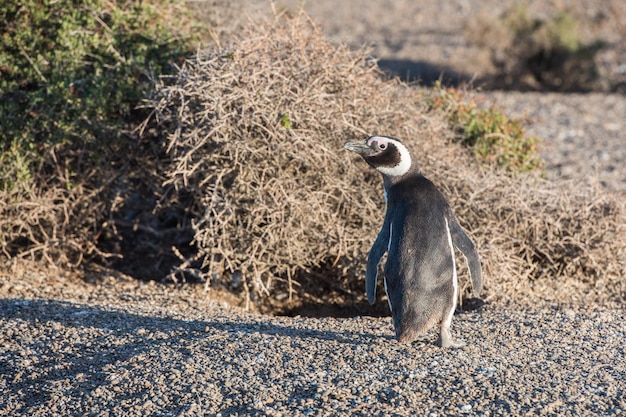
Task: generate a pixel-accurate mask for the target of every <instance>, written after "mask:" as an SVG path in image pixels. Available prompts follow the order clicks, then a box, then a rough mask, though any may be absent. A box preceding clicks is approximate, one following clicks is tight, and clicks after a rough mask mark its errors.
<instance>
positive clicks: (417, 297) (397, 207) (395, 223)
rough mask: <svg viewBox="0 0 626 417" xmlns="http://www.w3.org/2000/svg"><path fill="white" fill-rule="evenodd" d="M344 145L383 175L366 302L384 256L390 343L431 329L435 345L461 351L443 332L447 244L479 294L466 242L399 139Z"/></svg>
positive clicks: (449, 301)
mask: <svg viewBox="0 0 626 417" xmlns="http://www.w3.org/2000/svg"><path fill="white" fill-rule="evenodd" d="M344 148H345V149H347V150H349V151H352V152H355V153H357V154H359V155H360V156H361V157H362V158H363V159H364V160H365V162H367V163H368V164H369V165H370V166H371V167H373V168H375V169H376V170H378V171H379V172H380V173H381V174H382V177H383V184H384V195H385V203H386V206H387V207H386V211H385V219H384V221H383V225H382V227H381V229H380V233H379V234H378V237H377V238H376V240H375V241H374V243H373V245H372V247H371V249H370V251H369V254H368V257H367V268H366V273H365V288H366V294H367V299H368V301H369V303H370V304H374V302H375V301H376V281H377V279H378V266H379V264H380V261H381V258H382V257H383V255H384V254H385V252H387V262H386V264H385V267H384V277H383V282H384V287H385V292H386V293H387V300H388V303H389V309H390V310H391V316H392V321H393V326H394V329H395V334H396V339H397V340H398V341H399V342H401V343H411V342H413V341H415V340H416V339H417V338H418V337H419V336H422V335H423V334H424V333H425V332H426V331H428V330H429V329H430V328H432V327H433V326H434V325H435V324H439V326H440V327H439V337H438V340H437V343H438V344H439V345H440V346H441V347H446V348H459V347H462V346H464V345H465V343H464V342H463V341H461V340H456V339H453V338H452V335H451V333H450V325H451V323H452V315H453V314H454V310H455V308H456V302H457V296H458V291H459V288H458V280H457V272H456V260H455V257H454V246H456V247H457V248H459V250H460V251H461V252H462V253H463V255H464V256H465V258H466V261H467V263H468V267H469V270H470V276H471V281H472V288H473V290H474V294H475V295H476V296H479V295H480V292H481V289H482V272H481V265H480V258H479V256H478V253H477V251H476V247H475V245H474V243H473V242H472V240H471V239H470V238H469V237H468V236H467V234H466V233H465V231H464V230H463V229H462V228H461V226H460V225H459V223H458V222H457V220H456V218H455V216H454V213H453V212H452V209H451V208H450V204H449V203H448V201H447V200H446V198H445V197H444V195H443V194H442V193H441V192H440V191H439V190H438V189H437V188H436V187H435V185H434V184H433V183H432V182H431V181H430V180H428V179H427V178H426V177H424V176H423V175H422V173H421V172H420V169H419V167H418V165H417V164H416V163H415V162H414V161H413V159H412V158H411V154H410V152H409V150H408V149H407V147H406V146H405V145H404V144H402V142H401V141H400V140H398V139H395V138H392V137H389V136H370V137H368V138H366V139H365V141H350V142H346V144H345V145H344Z"/></svg>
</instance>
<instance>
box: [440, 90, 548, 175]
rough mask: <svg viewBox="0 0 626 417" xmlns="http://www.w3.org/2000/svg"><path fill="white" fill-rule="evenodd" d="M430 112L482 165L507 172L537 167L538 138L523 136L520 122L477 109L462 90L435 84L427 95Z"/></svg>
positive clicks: (494, 109) (495, 111)
mask: <svg viewBox="0 0 626 417" xmlns="http://www.w3.org/2000/svg"><path fill="white" fill-rule="evenodd" d="M428 103H429V105H430V107H431V109H436V110H438V111H442V112H444V113H445V115H446V118H447V120H448V122H449V123H450V124H451V126H452V128H454V129H455V130H457V131H458V132H459V133H460V135H458V137H459V140H460V142H461V143H462V144H463V145H465V146H468V147H469V148H471V149H472V151H473V152H474V154H475V155H476V156H477V157H478V159H479V160H481V161H482V162H483V163H486V164H489V165H495V166H498V167H501V168H504V169H506V170H507V171H510V172H524V171H530V170H534V169H537V168H540V167H541V160H540V159H539V157H538V156H537V144H538V142H539V138H536V137H531V136H527V135H526V132H525V131H524V126H523V125H522V122H521V121H519V120H516V119H510V118H509V117H507V116H506V115H505V114H504V113H503V112H502V111H501V110H500V109H498V108H497V107H496V106H491V107H489V108H487V109H483V108H480V107H479V106H478V104H477V103H476V102H475V101H474V100H471V99H467V98H466V97H465V96H464V94H463V92H462V90H459V89H454V88H444V87H442V86H441V84H439V83H437V84H436V85H435V86H434V87H433V89H432V90H431V91H430V93H429V96H428Z"/></svg>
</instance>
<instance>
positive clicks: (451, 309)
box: [441, 218, 459, 328]
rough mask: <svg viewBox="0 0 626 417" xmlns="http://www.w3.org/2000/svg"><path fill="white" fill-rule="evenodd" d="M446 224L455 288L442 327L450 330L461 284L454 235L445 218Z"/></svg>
mask: <svg viewBox="0 0 626 417" xmlns="http://www.w3.org/2000/svg"><path fill="white" fill-rule="evenodd" d="M444 221H445V222H446V233H447V234H448V245H450V252H451V254H452V286H453V287H454V299H453V300H452V307H451V308H450V313H448V317H446V319H445V320H444V321H443V322H442V326H441V327H446V328H449V327H450V325H451V324H452V316H453V315H454V309H455V308H456V299H457V296H458V292H459V282H458V278H457V275H456V261H455V260H454V246H453V245H452V235H451V234H450V226H448V219H446V218H444Z"/></svg>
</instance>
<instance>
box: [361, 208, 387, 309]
mask: <svg viewBox="0 0 626 417" xmlns="http://www.w3.org/2000/svg"><path fill="white" fill-rule="evenodd" d="M389 223H390V222H389V219H388V214H385V221H384V222H383V227H382V228H381V229H380V233H378V237H377V238H376V240H375V241H374V244H373V245H372V248H371V249H370V252H369V254H368V255H367V269H366V270H365V293H366V294H367V301H369V303H370V304H374V303H375V302H376V281H377V280H378V264H380V260H381V259H382V257H383V255H384V254H385V252H387V248H388V247H389Z"/></svg>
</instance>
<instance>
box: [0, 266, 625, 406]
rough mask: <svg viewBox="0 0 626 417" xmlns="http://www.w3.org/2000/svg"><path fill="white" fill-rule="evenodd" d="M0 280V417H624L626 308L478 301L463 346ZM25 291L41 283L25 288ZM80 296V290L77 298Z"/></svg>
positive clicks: (363, 324) (185, 299)
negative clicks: (525, 307)
mask: <svg viewBox="0 0 626 417" xmlns="http://www.w3.org/2000/svg"><path fill="white" fill-rule="evenodd" d="M47 280H48V278H45V277H40V278H38V279H36V280H34V281H33V287H32V288H31V290H32V291H35V287H37V288H38V291H39V293H38V295H39V296H43V297H44V298H38V299H33V298H30V297H19V298H10V297H13V296H16V295H19V294H22V293H25V292H26V293H28V292H29V291H30V290H29V289H28V288H27V287H28V284H24V282H25V281H28V279H24V280H21V281H20V285H17V286H16V285H13V284H10V283H7V282H6V281H5V282H3V285H2V286H0V290H1V293H0V294H2V295H3V297H2V298H0V316H1V318H0V391H2V396H0V415H6V416H22V415H23V416H67V415H94V416H108V415H128V416H135V415H137V416H139V415H176V416H179V415H181V416H182V415H188V416H195V415H222V416H230V415H235V416H236V415H239V416H243V415H274V416H283V415H284V416H299V415H315V416H318V415H319V416H322V415H389V416H393V415H397V416H405V415H406V416H408V415H428V416H436V415H439V416H442V415H522V414H538V415H562V416H567V415H572V416H574V415H576V416H579V415H621V414H623V413H626V395H625V394H624V393H625V392H626V348H625V344H624V340H625V339H626V328H625V327H624V322H625V320H626V314H625V313H624V311H623V310H619V311H617V310H606V309H602V308H599V307H595V308H557V307H554V306H544V307H540V308H537V309H536V310H532V311H528V310H526V311H521V310H518V309H514V308H508V309H507V308H504V307H492V306H489V305H487V306H483V307H482V308H481V309H479V310H476V311H473V312H468V313H462V314H457V315H456V317H455V320H454V321H453V331H454V333H455V334H456V335H457V336H459V337H461V338H463V339H464V340H465V341H466V342H467V343H468V346H467V347H466V348H464V349H462V350H444V349H441V348H439V347H437V346H435V345H434V341H435V338H436V335H435V334H434V332H431V333H430V334H428V335H427V336H426V337H425V338H424V340H422V341H418V342H415V343H413V344H411V345H401V344H398V343H397V342H396V341H395V340H394V339H393V336H392V327H391V320H390V318H388V317H383V318H373V317H354V318H345V319H337V318H321V319H315V318H303V317H294V318H290V317H267V316H261V315H254V314H247V313H244V312H242V311H240V310H237V309H234V308H229V307H225V306H222V305H218V304H215V303H214V302H211V301H208V299H207V297H206V296H203V294H201V293H200V292H198V293H195V292H194V291H193V289H191V288H180V289H175V288H172V287H166V286H163V285H155V284H152V285H146V284H137V283H136V282H132V281H127V282H124V281H122V282H120V280H119V279H115V278H106V279H105V280H103V281H101V282H98V283H96V284H91V285H89V286H88V287H87V288H85V284H84V283H81V282H77V283H76V284H75V286H74V284H69V283H68V282H67V281H64V284H63V286H62V288H61V289H59V288H58V287H54V286H48V284H49V283H48V282H47ZM34 284H37V285H36V286H35V285H34ZM85 289H86V291H85Z"/></svg>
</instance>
